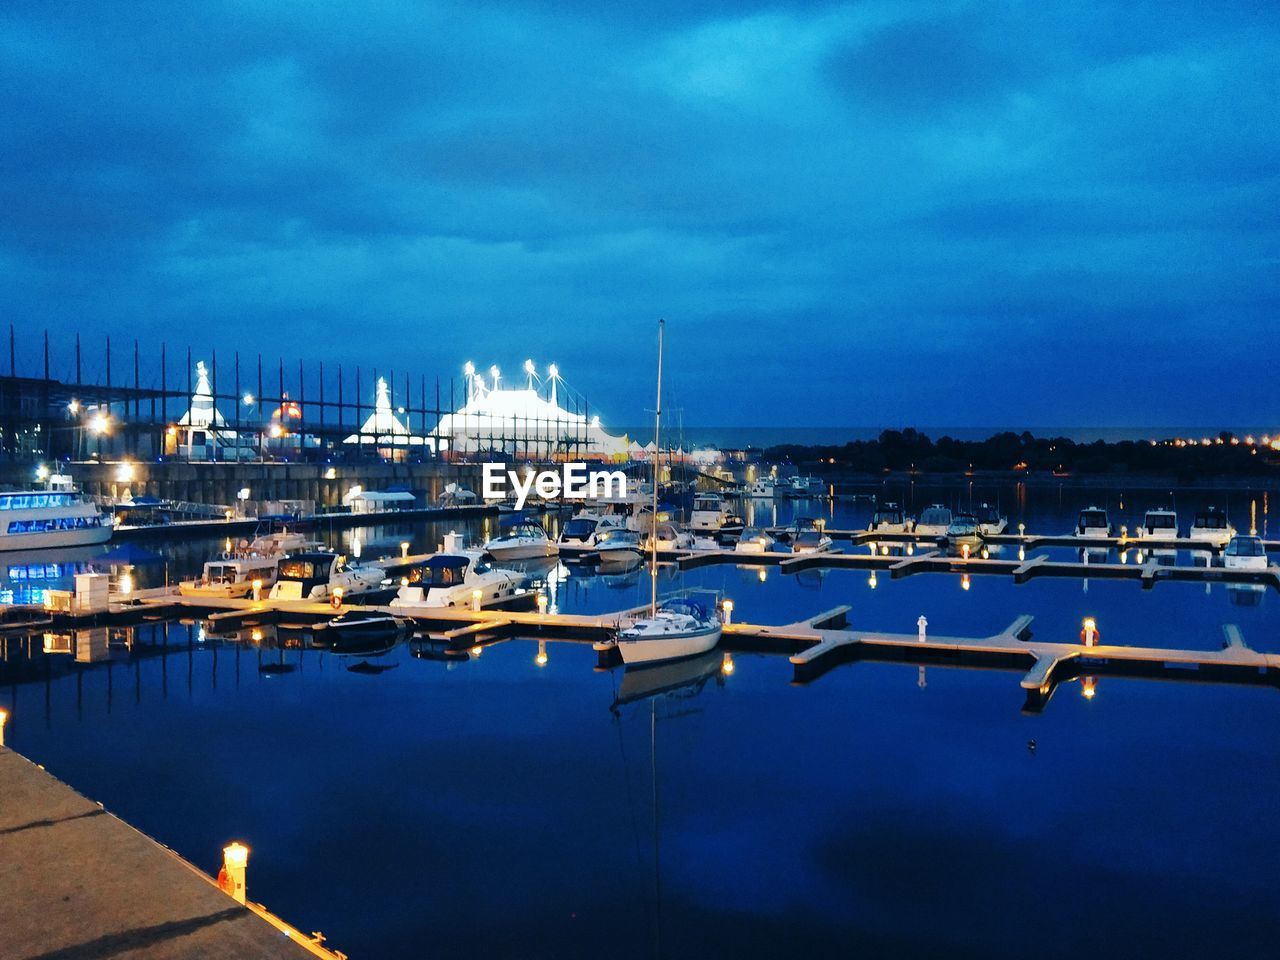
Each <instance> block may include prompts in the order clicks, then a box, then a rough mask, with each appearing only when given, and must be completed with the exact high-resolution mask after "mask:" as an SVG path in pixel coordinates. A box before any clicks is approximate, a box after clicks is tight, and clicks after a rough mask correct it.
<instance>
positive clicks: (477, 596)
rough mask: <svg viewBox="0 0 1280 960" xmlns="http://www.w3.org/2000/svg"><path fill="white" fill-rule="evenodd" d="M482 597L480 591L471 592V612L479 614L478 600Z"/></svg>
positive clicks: (482, 593)
mask: <svg viewBox="0 0 1280 960" xmlns="http://www.w3.org/2000/svg"><path fill="white" fill-rule="evenodd" d="M483 596H484V592H483V591H482V590H479V589H476V590H472V591H471V609H472V610H474V611H476V612H479V610H480V598H481V597H483Z"/></svg>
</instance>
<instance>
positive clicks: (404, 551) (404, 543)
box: [400, 540, 409, 560]
mask: <svg viewBox="0 0 1280 960" xmlns="http://www.w3.org/2000/svg"><path fill="white" fill-rule="evenodd" d="M408 556H409V541H408V540H401V541H400V559H401V560H404V559H405V558H407V557H408Z"/></svg>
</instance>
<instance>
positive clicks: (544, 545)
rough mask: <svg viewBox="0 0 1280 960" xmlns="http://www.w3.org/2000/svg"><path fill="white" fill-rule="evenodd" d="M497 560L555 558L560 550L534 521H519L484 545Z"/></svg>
mask: <svg viewBox="0 0 1280 960" xmlns="http://www.w3.org/2000/svg"><path fill="white" fill-rule="evenodd" d="M484 549H485V551H486V552H487V553H488V554H489V556H491V557H493V558H494V559H495V560H531V559H535V558H537V559H541V558H543V557H554V556H558V555H559V553H560V548H559V547H558V546H556V544H555V543H553V542H552V540H551V538H550V537H548V536H547V531H545V530H543V529H542V526H541V525H540V524H537V523H535V522H534V521H532V520H518V521H516V522H515V523H512V524H511V525H510V526H509V527H507V528H506V529H505V530H502V531H500V532H499V534H498V536H496V537H494V538H493V539H492V540H490V541H489V542H488V543H486V544H485V545H484Z"/></svg>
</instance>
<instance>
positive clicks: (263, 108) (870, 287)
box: [0, 0, 1280, 425]
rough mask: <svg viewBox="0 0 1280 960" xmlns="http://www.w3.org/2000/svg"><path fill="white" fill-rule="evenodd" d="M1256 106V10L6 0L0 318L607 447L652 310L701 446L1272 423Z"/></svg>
mask: <svg viewBox="0 0 1280 960" xmlns="http://www.w3.org/2000/svg"><path fill="white" fill-rule="evenodd" d="M1278 95H1280V8H1277V7H1276V6H1275V5H1274V4H1273V3H1268V2H1243V0H1239V2H1231V0H1223V2H1215V3H1212V4H1204V3H1196V4H1193V3H1178V2H1167V0H1166V2H1149V0H1120V2H1115V3H1108V2H1099V3H1091V4H1076V5H1069V4H1045V3H1040V2H1025V3H1024V2H989V0H983V2H938V3H933V2H902V0H888V2H869V3H833V4H798V3H796V4H773V3H770V4H752V3H750V2H749V0H744V2H735V3H727V2H721V3H712V4H696V3H684V2H669V0H658V2H651V3H645V4H600V3H581V2H577V3H574V2H566V3H549V2H537V0H527V2H520V0H515V2H510V3H504V4H501V5H494V6H489V7H483V6H480V5H478V4H459V5H456V6H452V5H443V4H433V3H426V2H395V0H385V2H379V3H370V2H367V0H360V2H351V3H343V2H331V3H323V4H316V3H311V2H280V0H276V2H267V3H264V2H260V0H245V2H223V3H199V4H198V3H189V4H188V3H184V4H174V3H170V2H158V3H142V2H137V3H88V2H64V3H55V2H45V3H29V2H23V0H7V2H6V3H5V4H4V5H3V7H2V8H0V110H2V116H3V123H2V124H0V144H2V145H3V147H2V149H0V203H2V204H3V208H4V214H3V216H0V305H2V306H3V308H4V312H5V314H6V316H7V318H8V319H10V320H12V321H14V322H16V323H17V324H19V325H20V327H30V328H35V329H38V328H40V327H44V326H48V327H49V328H50V329H51V330H53V331H54V333H55V335H56V337H57V338H58V342H59V343H61V342H62V341H63V340H64V339H65V335H66V334H67V333H68V332H72V331H75V330H80V331H82V332H85V333H91V334H92V335H93V336H98V335H100V333H101V332H102V331H105V330H118V331H120V335H121V336H122V337H131V336H137V337H139V338H140V339H141V340H142V342H143V344H144V346H145V345H147V344H155V343H158V342H159V341H160V340H162V339H165V340H168V341H169V343H170V344H171V345H173V344H182V345H183V346H185V345H186V344H187V343H188V342H190V343H191V344H192V345H194V346H195V347H197V349H198V350H199V349H200V348H202V347H203V346H204V345H213V344H215V343H216V344H219V345H220V350H221V349H224V348H225V349H226V350H228V351H230V350H231V349H233V348H239V349H240V350H241V351H243V352H246V353H252V352H255V351H257V350H259V349H261V350H264V351H266V352H267V353H269V354H275V353H278V352H281V351H283V352H284V354H285V356H286V357H296V356H298V355H302V356H305V357H307V358H308V359H311V360H325V361H337V360H342V361H344V362H347V363H351V364H356V363H359V364H363V365H366V366H374V365H380V366H382V367H385V366H387V365H388V364H394V365H396V366H397V367H399V368H402V369H403V368H405V367H409V366H413V367H414V368H415V369H421V370H424V371H425V372H427V373H428V375H431V376H434V375H435V374H437V373H439V374H441V375H442V376H448V375H449V374H451V373H454V372H456V370H457V368H459V367H460V366H461V364H462V362H463V361H464V360H467V359H474V360H475V361H477V363H479V364H480V365H481V366H482V367H487V366H488V365H489V364H490V363H494V362H497V363H499V364H501V365H502V366H503V367H504V369H507V370H509V371H511V372H512V373H515V371H516V369H517V367H518V365H519V363H520V362H521V361H523V359H524V358H525V356H533V357H535V358H536V359H538V360H539V361H540V362H545V361H550V360H555V361H558V362H559V364H560V366H561V368H562V370H563V371H564V372H565V374H566V376H567V377H568V379H569V380H570V381H571V382H572V383H573V384H574V385H575V386H577V387H579V388H581V390H582V391H583V392H584V393H585V394H586V395H587V396H588V397H590V398H592V402H593V405H594V406H595V407H596V408H597V409H600V410H602V411H607V412H608V415H609V416H611V417H612V419H613V420H614V421H615V422H619V421H620V422H628V423H629V422H636V421H638V420H640V419H641V415H642V411H643V409H644V408H645V407H646V406H651V405H652V401H651V398H650V396H649V394H650V393H651V389H652V388H651V377H652V371H651V363H652V355H653V342H652V337H653V326H652V321H653V318H655V317H657V316H659V315H664V316H666V317H667V318H668V321H669V331H670V332H669V338H668V344H669V347H670V358H669V359H670V362H669V371H670V379H671V383H672V389H673V391H674V394H675V396H677V397H678V399H679V402H680V404H681V405H682V406H683V407H684V409H685V417H686V418H687V420H688V421H690V422H699V423H708V424H715V423H735V424H749V423H757V422H761V423H789V422H799V421H807V422H813V423H818V424H877V423H895V424H905V423H911V422H916V423H921V424H956V425H988V424H1001V425H1003V424H1011V425H1021V424H1037V425H1039V424H1050V425H1071V424H1137V423H1158V424H1178V423H1195V424H1215V423H1223V424H1251V425H1252V424H1257V425H1274V421H1276V420H1280V411H1278V410H1277V409H1276V405H1275V403H1274V400H1273V397H1274V390H1273V389H1272V387H1271V385H1270V383H1269V375H1268V371H1267V367H1268V366H1269V365H1270V361H1269V360H1267V358H1269V357H1272V356H1274V354H1275V347H1276V338H1275V334H1274V331H1275V319H1276V316H1277V307H1278V306H1280V225H1278V224H1280V220H1278V218H1277V211H1278V210H1280V164H1278V160H1280V123H1277V120H1276V117H1277V102H1278V101H1280V96H1278ZM1264 362H1265V365H1264Z"/></svg>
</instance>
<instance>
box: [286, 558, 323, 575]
mask: <svg viewBox="0 0 1280 960" xmlns="http://www.w3.org/2000/svg"><path fill="white" fill-rule="evenodd" d="M332 563H333V561H332V560H329V559H325V560H299V559H293V560H286V561H284V562H283V563H281V564H280V579H282V580H315V579H317V578H322V577H327V576H329V566H330V565H331V564H332Z"/></svg>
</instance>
